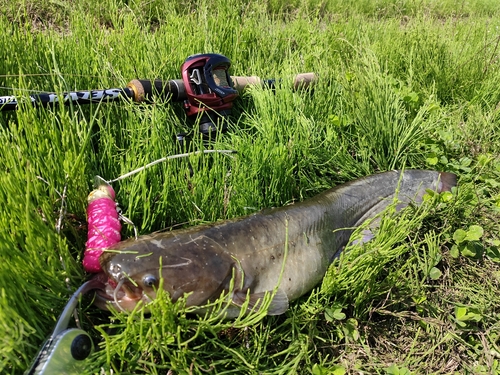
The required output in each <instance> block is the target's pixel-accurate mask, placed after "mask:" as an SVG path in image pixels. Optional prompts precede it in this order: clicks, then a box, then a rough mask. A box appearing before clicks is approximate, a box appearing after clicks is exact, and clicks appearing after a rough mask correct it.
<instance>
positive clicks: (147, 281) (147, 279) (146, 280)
mask: <svg viewBox="0 0 500 375" xmlns="http://www.w3.org/2000/svg"><path fill="white" fill-rule="evenodd" d="M142 282H143V284H144V285H145V286H149V287H150V288H152V287H154V286H155V285H156V283H157V282H158V280H157V279H156V277H155V276H153V275H145V276H144V277H143V278H142Z"/></svg>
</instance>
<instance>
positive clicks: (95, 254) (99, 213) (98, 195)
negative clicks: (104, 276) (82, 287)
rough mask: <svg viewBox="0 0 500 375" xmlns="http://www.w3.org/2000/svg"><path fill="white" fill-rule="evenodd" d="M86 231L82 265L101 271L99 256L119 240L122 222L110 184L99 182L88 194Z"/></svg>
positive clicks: (87, 269) (88, 269)
mask: <svg viewBox="0 0 500 375" xmlns="http://www.w3.org/2000/svg"><path fill="white" fill-rule="evenodd" d="M87 222H88V233H87V243H86V245H85V255H84V258H83V267H84V268H85V271H87V272H91V273H97V272H100V271H102V269H101V265H100V263H99V256H100V255H101V254H102V252H103V251H104V250H105V249H107V248H109V247H111V246H113V245H115V244H117V243H118V242H120V240H121V234H120V232H121V229H122V224H121V222H120V212H119V211H118V209H117V204H116V202H115V191H114V190H113V188H112V187H111V185H109V184H106V183H101V184H100V185H99V186H98V187H97V189H95V190H93V191H92V192H91V193H90V194H89V196H88V206H87Z"/></svg>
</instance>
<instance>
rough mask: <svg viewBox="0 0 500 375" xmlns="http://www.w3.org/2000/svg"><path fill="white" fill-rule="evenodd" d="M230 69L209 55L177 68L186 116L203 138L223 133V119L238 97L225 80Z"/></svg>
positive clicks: (219, 58) (224, 59) (228, 63)
mask: <svg viewBox="0 0 500 375" xmlns="http://www.w3.org/2000/svg"><path fill="white" fill-rule="evenodd" d="M230 66H231V61H230V60H229V59H228V58H227V57H225V56H222V55H217V54H212V53H210V54H198V55H192V56H189V57H188V58H187V59H186V61H185V62H184V64H182V67H181V73H182V81H183V83H184V88H185V90H186V97H187V98H186V99H185V100H184V108H185V110H186V114H187V116H188V118H190V119H192V120H193V121H198V122H199V129H200V133H202V134H203V135H204V136H206V137H207V138H211V135H213V134H214V133H215V132H217V131H219V132H224V131H225V130H226V129H227V121H225V120H226V117H227V116H229V114H230V113H231V107H232V106H233V100H234V99H236V98H237V97H238V91H236V90H235V89H234V88H233V84H232V81H231V77H230V76H229V72H228V70H229V67H230Z"/></svg>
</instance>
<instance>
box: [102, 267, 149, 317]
mask: <svg viewBox="0 0 500 375" xmlns="http://www.w3.org/2000/svg"><path fill="white" fill-rule="evenodd" d="M93 279H94V280H95V279H97V280H99V281H100V282H101V283H102V284H103V286H104V287H103V288H101V289H97V290H96V294H95V300H94V304H95V305H96V306H97V307H99V308H100V309H102V310H109V309H110V308H109V307H110V306H113V307H114V308H115V309H117V310H121V311H132V310H133V309H134V308H135V307H136V306H137V304H138V303H139V301H142V300H144V302H149V301H150V300H151V299H150V298H149V297H148V296H147V295H145V294H144V291H143V290H142V289H141V288H140V287H138V286H136V285H134V284H133V282H132V281H131V280H130V279H129V278H127V277H123V278H122V279H120V280H119V281H118V282H116V281H115V280H113V279H112V278H110V277H108V276H107V275H106V274H105V273H104V272H101V273H98V274H97V275H96V276H94V278H93Z"/></svg>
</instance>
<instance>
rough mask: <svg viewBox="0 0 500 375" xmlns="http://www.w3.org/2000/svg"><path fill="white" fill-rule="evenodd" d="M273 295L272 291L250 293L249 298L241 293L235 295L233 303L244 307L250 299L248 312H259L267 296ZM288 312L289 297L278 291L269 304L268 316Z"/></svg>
mask: <svg viewBox="0 0 500 375" xmlns="http://www.w3.org/2000/svg"><path fill="white" fill-rule="evenodd" d="M272 293H273V292H272V291H266V292H260V293H250V294H248V297H247V294H246V293H244V292H243V291H239V292H236V293H235V294H234V295H233V303H234V304H235V305H236V306H239V307H242V306H243V304H244V303H245V302H246V301H247V298H248V310H258V309H259V308H260V306H261V304H262V301H263V300H264V298H265V297H266V295H271V294H272ZM286 310H288V296H287V295H286V293H285V292H283V291H282V290H281V289H278V290H277V291H276V294H275V295H274V297H273V299H272V300H271V303H270V304H269V308H268V309H267V315H281V314H283V313H284V312H285V311H286Z"/></svg>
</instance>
